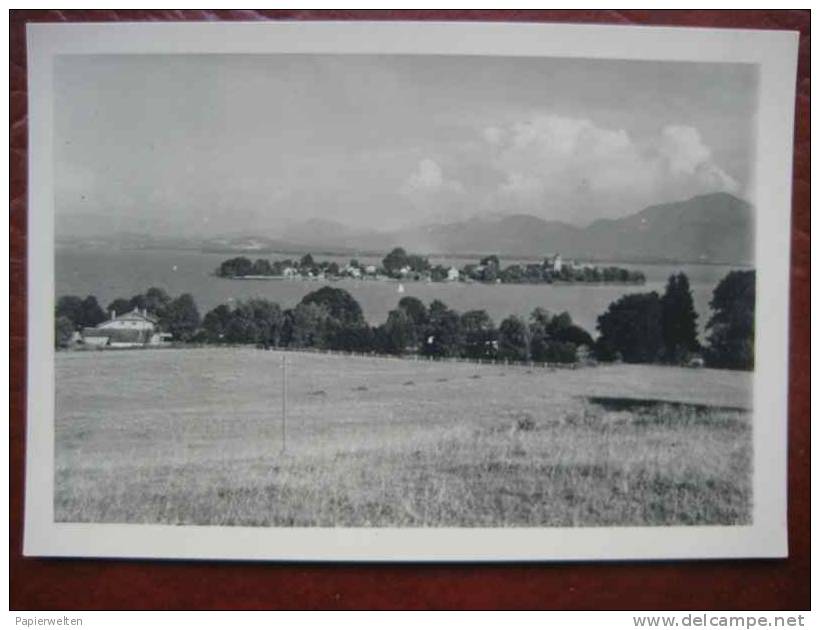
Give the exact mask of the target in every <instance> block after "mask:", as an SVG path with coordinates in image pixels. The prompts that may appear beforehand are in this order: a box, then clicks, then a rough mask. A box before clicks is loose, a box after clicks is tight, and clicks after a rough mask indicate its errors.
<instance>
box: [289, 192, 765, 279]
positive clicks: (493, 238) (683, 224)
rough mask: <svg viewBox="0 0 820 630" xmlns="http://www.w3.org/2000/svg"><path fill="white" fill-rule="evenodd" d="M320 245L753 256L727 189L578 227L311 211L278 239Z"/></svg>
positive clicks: (747, 208) (659, 257) (741, 209)
mask: <svg viewBox="0 0 820 630" xmlns="http://www.w3.org/2000/svg"><path fill="white" fill-rule="evenodd" d="M278 240H280V241H286V242H288V243H292V244H301V245H304V246H311V247H314V248H321V249H324V250H336V251H339V252H348V251H362V252H364V251H371V252H384V251H388V250H389V249H391V248H392V247H395V246H401V247H404V248H405V249H406V250H408V251H411V252H415V253H423V254H482V255H483V254H488V253H496V254H499V255H506V256H521V257H537V256H543V255H544V254H547V253H561V254H562V255H564V256H570V257H575V258H582V259H586V260H602V261H604V260H607V261H608V260H611V261H617V260H620V261H635V262H639V261H676V262H713V263H718V262H720V263H734V264H748V263H751V262H752V261H753V259H754V208H753V207H752V206H751V205H750V204H749V203H747V202H746V201H743V200H742V199H739V198H737V197H735V196H734V195H731V194H728V193H714V194H709V195H701V196H697V197H693V198H691V199H688V200H686V201H679V202H674V203H665V204H659V205H654V206H649V207H648V208H645V209H643V210H641V211H640V212H637V213H635V214H632V215H629V216H626V217H623V218H620V219H599V220H597V221H594V222H593V223H591V224H590V225H588V226H586V227H578V226H574V225H571V224H569V223H563V222H560V221H546V220H544V219H540V218H538V217H535V216H532V215H527V214H515V215H508V216H503V217H495V218H489V219H488V218H473V219H468V220H466V221H459V222H455V223H446V224H433V225H426V226H421V227H417V228H408V229H403V230H397V231H393V232H386V233H385V232H375V231H373V232H362V231H359V232H357V231H354V230H351V229H349V228H347V227H345V226H344V225H342V224H340V223H336V222H333V221H327V220H317V219H311V220H309V221H307V222H305V223H303V224H301V225H299V226H291V228H290V229H289V230H287V231H286V232H285V233H283V234H282V235H281V236H280V237H279V239H278Z"/></svg>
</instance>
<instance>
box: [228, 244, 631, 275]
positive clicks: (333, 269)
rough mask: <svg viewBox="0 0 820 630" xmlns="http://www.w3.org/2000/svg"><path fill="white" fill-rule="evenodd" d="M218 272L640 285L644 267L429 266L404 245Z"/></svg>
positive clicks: (487, 260) (237, 263) (559, 263)
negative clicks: (369, 259)
mask: <svg viewBox="0 0 820 630" xmlns="http://www.w3.org/2000/svg"><path fill="white" fill-rule="evenodd" d="M216 275H217V276H219V277H222V278H231V279H244V280H253V279H275V278H277V279H282V278H284V279H310V280H338V279H341V278H354V279H359V280H367V279H372V280H402V281H417V282H418V281H426V282H483V283H492V284H552V283H580V282H584V283H607V284H614V283H617V284H643V283H644V282H645V281H646V277H645V276H644V274H643V272H641V271H639V270H634V269H626V268H624V267H616V266H604V267H601V266H597V265H591V264H585V263H578V262H576V261H574V260H564V259H563V258H562V257H561V255H560V254H556V255H553V256H547V257H545V258H544V259H543V260H542V261H540V262H534V263H512V264H509V265H507V266H503V265H502V264H501V261H500V260H499V258H498V256H496V255H494V254H493V255H489V256H484V257H483V258H481V259H480V260H478V261H477V262H476V263H470V264H466V265H464V266H463V267H461V268H458V267H455V266H452V265H451V266H449V267H448V266H445V265H442V264H436V265H433V264H431V263H430V260H429V259H428V258H427V257H425V256H421V255H419V254H410V253H407V251H405V250H404V248H402V247H396V248H394V249H393V250H392V251H390V252H389V253H388V254H387V255H386V256H385V257H384V258H383V259H382V261H381V264H379V265H375V264H362V263H360V262H359V261H358V260H357V259H355V258H354V259H351V260H350V261H349V262H348V263H347V264H344V265H340V264H339V263H337V262H334V261H317V260H314V258H313V256H312V255H311V254H305V255H304V256H302V257H301V258H299V259H290V258H288V259H284V260H273V261H271V260H268V259H265V258H259V259H257V260H255V261H254V260H251V259H250V258H247V257H245V256H239V257H236V258H230V259H228V260H226V261H224V262H222V264H220V266H219V267H218V268H217V270H216Z"/></svg>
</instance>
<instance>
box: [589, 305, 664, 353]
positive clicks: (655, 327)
mask: <svg viewBox="0 0 820 630" xmlns="http://www.w3.org/2000/svg"><path fill="white" fill-rule="evenodd" d="M598 330H599V331H600V333H601V336H600V338H599V339H598V343H597V348H596V351H597V354H598V357H599V358H600V359H602V360H605V361H606V360H612V359H614V358H616V356H618V355H620V356H621V358H622V359H623V360H624V361H626V362H627V363H654V362H655V361H657V360H658V359H659V358H660V356H661V354H662V352H663V335H662V331H661V300H660V297H659V296H658V294H657V293H655V292H654V291H653V292H651V293H632V294H629V295H624V296H623V297H621V298H620V299H618V300H616V301H615V302H613V303H612V304H610V305H609V308H608V309H607V311H606V313H604V314H603V315H601V316H599V317H598Z"/></svg>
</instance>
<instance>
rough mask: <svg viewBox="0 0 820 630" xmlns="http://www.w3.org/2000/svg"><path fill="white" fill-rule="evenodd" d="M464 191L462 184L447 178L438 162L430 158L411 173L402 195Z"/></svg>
mask: <svg viewBox="0 0 820 630" xmlns="http://www.w3.org/2000/svg"><path fill="white" fill-rule="evenodd" d="M462 191H463V186H462V185H461V183H460V182H458V181H456V180H454V179H448V178H446V177H445V176H444V172H443V171H442V168H441V166H439V164H438V162H436V161H435V160H433V159H430V158H424V159H423V160H421V161H420V162H419V163H418V166H417V167H416V170H414V171H413V172H412V173H410V175H409V176H408V177H407V179H406V180H405V181H404V183H403V184H402V186H401V192H402V194H404V195H408V196H414V195H418V194H419V193H421V194H429V193H441V192H450V193H458V192H462Z"/></svg>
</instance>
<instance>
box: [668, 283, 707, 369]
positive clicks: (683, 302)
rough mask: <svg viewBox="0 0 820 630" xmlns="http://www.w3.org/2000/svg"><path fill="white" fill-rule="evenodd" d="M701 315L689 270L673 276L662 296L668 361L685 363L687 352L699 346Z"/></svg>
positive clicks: (689, 352) (695, 349)
mask: <svg viewBox="0 0 820 630" xmlns="http://www.w3.org/2000/svg"><path fill="white" fill-rule="evenodd" d="M697 319H698V315H697V313H696V312H695V303H694V301H693V300H692V291H691V290H690V289H689V278H687V277H686V274H685V273H678V274H674V275H671V276H669V280H668V281H667V283H666V291H665V293H664V294H663V297H662V298H661V328H662V333H663V345H664V351H663V354H664V359H665V360H666V361H668V362H669V363H681V362H682V361H685V360H686V357H687V355H689V354H691V353H692V352H696V351H697V350H698V348H699V347H700V345H699V344H698V331H697Z"/></svg>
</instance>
